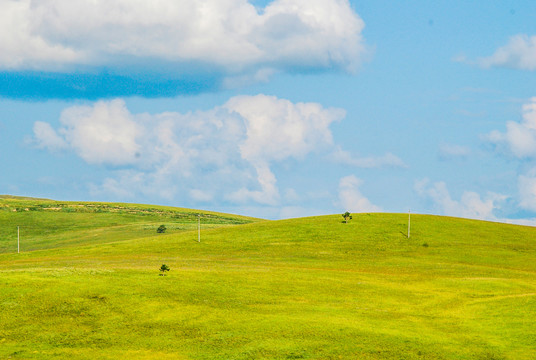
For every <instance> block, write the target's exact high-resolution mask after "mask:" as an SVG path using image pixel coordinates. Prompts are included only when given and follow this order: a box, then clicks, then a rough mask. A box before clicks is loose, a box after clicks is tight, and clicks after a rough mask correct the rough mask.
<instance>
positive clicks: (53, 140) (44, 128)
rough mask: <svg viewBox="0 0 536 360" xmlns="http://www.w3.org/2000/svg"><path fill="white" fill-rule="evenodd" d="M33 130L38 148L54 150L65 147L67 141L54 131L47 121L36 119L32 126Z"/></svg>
mask: <svg viewBox="0 0 536 360" xmlns="http://www.w3.org/2000/svg"><path fill="white" fill-rule="evenodd" d="M33 132H34V136H35V139H36V144H37V146H38V147H40V148H46V149H49V150H51V151H54V150H59V149H64V148H66V147H67V142H66V141H65V140H64V139H63V138H62V137H61V136H59V135H58V134H57V133H56V131H55V130H54V129H53V128H52V126H50V124H49V123H46V122H43V121H36V122H35V123H34V126H33Z"/></svg>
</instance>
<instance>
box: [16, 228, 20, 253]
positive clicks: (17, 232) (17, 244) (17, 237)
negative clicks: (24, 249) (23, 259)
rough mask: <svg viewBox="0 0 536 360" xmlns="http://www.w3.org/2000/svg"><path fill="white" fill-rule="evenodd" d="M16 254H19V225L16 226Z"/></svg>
mask: <svg viewBox="0 0 536 360" xmlns="http://www.w3.org/2000/svg"><path fill="white" fill-rule="evenodd" d="M17 254H20V231H19V226H17Z"/></svg>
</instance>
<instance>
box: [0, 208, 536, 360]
mask: <svg viewBox="0 0 536 360" xmlns="http://www.w3.org/2000/svg"><path fill="white" fill-rule="evenodd" d="M14 210H16V211H14ZM199 213H201V214H202V215H201V219H202V220H201V223H202V231H201V242H197V218H198V217H197V214H199ZM160 224H165V225H166V227H168V229H170V230H169V232H167V233H165V234H157V233H156V228H157V227H158V225H160ZM16 226H20V227H21V234H22V231H23V229H25V228H27V229H28V230H27V231H28V232H27V233H26V234H25V236H24V237H23V239H24V244H25V245H24V249H25V250H24V251H22V252H21V253H20V254H17V253H16V247H14V246H13V243H14V240H15V241H16V234H15V235H13V232H14V230H13V229H14V228H16ZM406 227H407V214H354V216H353V219H352V220H350V221H349V222H348V224H345V223H343V222H342V217H341V216H340V215H331V216H321V217H310V218H301V219H290V220H281V221H263V220H260V219H253V218H246V217H239V216H234V215H227V214H218V213H211V212H204V211H203V212H201V211H197V210H188V209H177V208H168V207H158V206H148V205H132V204H109V203H107V204H104V203H69V202H54V201H51V200H35V199H1V200H0V228H1V229H2V230H1V231H2V233H0V236H1V238H0V246H1V250H0V358H2V359H3V358H11V359H68V358H69V359H96V358H98V359H118V358H128V359H160V358H171V359H488V360H491V359H516V360H517V359H527V360H528V359H534V358H536V325H535V323H534V314H536V228H531V227H523V226H514V225H507V224H499V223H490V222H482V221H474V220H466V219H457V218H448V217H436V216H425V215H412V231H411V237H410V238H409V239H408V238H407V237H406ZM6 229H7V230H6ZM14 236H15V237H14ZM30 249H31V250H30ZM164 263H165V264H167V265H168V266H169V267H170V268H171V271H170V272H169V274H168V275H167V276H159V271H158V269H159V267H160V266H161V265H162V264H164Z"/></svg>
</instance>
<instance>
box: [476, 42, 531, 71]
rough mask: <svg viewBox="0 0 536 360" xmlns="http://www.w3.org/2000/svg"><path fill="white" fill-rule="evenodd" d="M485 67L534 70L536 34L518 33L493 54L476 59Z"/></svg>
mask: <svg viewBox="0 0 536 360" xmlns="http://www.w3.org/2000/svg"><path fill="white" fill-rule="evenodd" d="M478 64H479V65H480V66H482V67H485V68H490V67H508V68H514V69H520V70H530V71H532V70H536V36H528V35H526V34H519V35H516V36H513V37H511V38H510V40H509V41H508V43H507V44H506V45H505V46H502V47H500V48H498V49H497V50H496V51H495V53H493V55H491V56H489V57H484V58H481V59H479V60H478Z"/></svg>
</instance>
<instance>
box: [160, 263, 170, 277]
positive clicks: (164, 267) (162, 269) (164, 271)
mask: <svg viewBox="0 0 536 360" xmlns="http://www.w3.org/2000/svg"><path fill="white" fill-rule="evenodd" d="M160 271H161V272H162V274H160V276H166V271H169V266H167V265H166V264H162V266H160Z"/></svg>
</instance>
